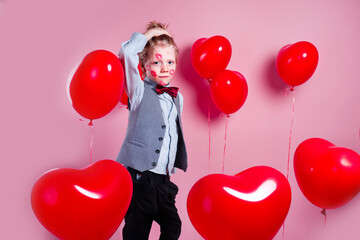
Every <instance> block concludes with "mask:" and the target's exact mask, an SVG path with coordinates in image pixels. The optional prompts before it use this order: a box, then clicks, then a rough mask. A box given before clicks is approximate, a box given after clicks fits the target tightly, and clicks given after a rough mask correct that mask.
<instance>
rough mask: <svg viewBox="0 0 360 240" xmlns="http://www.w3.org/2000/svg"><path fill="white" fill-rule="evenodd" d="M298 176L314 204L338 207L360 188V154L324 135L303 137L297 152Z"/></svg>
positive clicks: (295, 159)
mask: <svg viewBox="0 0 360 240" xmlns="http://www.w3.org/2000/svg"><path fill="white" fill-rule="evenodd" d="M294 171H295V176H296V180H297V182H298V184H299V187H300V189H301V191H302V193H303V194H304V196H305V197H306V198H307V199H308V200H309V201H310V202H311V203H313V204H314V205H316V206H318V207H321V208H324V209H328V208H337V207H340V206H342V205H344V204H345V203H347V202H348V201H350V200H351V199H352V198H353V197H354V196H355V195H356V194H357V193H358V192H359V191H360V156H359V154H357V153H356V152H354V151H353V150H351V149H347V148H342V147H337V146H335V145H334V144H332V143H331V142H329V141H326V140H324V139H321V138H310V139H307V140H305V141H303V142H302V143H301V144H300V145H299V146H298V147H297V149H296V151H295V156H294Z"/></svg>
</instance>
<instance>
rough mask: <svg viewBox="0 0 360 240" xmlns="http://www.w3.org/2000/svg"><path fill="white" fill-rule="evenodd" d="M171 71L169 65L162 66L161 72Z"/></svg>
mask: <svg viewBox="0 0 360 240" xmlns="http://www.w3.org/2000/svg"><path fill="white" fill-rule="evenodd" d="M168 71H169V67H168V66H167V65H163V66H162V68H161V72H168Z"/></svg>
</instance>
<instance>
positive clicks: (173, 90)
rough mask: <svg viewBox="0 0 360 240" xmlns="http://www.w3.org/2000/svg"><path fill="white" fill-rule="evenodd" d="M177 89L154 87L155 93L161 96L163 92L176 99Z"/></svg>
mask: <svg viewBox="0 0 360 240" xmlns="http://www.w3.org/2000/svg"><path fill="white" fill-rule="evenodd" d="M178 91H179V88H177V87H164V86H161V85H156V92H157V94H163V93H164V92H166V93H168V94H169V95H170V96H172V97H176V96H177V93H178Z"/></svg>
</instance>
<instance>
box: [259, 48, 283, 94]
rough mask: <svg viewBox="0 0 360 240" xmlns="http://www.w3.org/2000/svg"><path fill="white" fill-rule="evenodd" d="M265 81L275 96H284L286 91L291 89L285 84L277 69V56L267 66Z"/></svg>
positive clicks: (272, 57) (271, 58)
mask: <svg viewBox="0 0 360 240" xmlns="http://www.w3.org/2000/svg"><path fill="white" fill-rule="evenodd" d="M265 74H266V76H265V81H266V84H267V85H268V86H269V89H270V90H271V91H272V92H273V93H274V94H276V95H277V94H280V95H282V96H283V95H284V91H285V89H287V88H288V87H289V85H287V84H286V83H284V82H283V81H282V80H281V78H280V76H279V74H278V72H277V69H276V54H275V55H274V56H271V57H270V58H269V59H268V61H267V63H266V65H265Z"/></svg>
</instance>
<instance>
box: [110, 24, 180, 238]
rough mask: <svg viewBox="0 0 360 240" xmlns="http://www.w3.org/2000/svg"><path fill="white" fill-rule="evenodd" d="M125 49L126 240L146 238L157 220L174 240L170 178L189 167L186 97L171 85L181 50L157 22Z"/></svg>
mask: <svg viewBox="0 0 360 240" xmlns="http://www.w3.org/2000/svg"><path fill="white" fill-rule="evenodd" d="M121 46H122V47H121V50H120V53H119V57H120V59H121V60H123V63H124V68H125V75H126V81H125V83H124V85H125V91H126V93H127V95H128V96H129V104H128V105H129V111H130V112H129V122H128V128H127V132H126V136H125V140H124V143H123V145H122V147H121V149H120V152H119V155H118V157H117V161H118V162H120V163H122V164H124V165H125V166H126V167H127V169H128V171H129V172H130V175H131V177H132V179H133V186H134V192H133V197H132V200H131V204H130V207H129V209H128V212H127V213H126V216H125V226H124V229H123V239H124V240H146V239H148V236H149V233H150V229H151V225H152V222H153V221H154V220H155V221H156V222H157V223H158V224H159V225H160V230H161V234H160V240H173V239H174V240H175V239H178V238H179V236H180V232H181V220H180V218H179V215H178V213H177V208H176V207H175V196H176V194H177V192H178V188H177V186H176V185H175V184H174V183H172V182H171V181H170V175H171V174H172V173H174V170H175V167H177V168H180V169H182V170H184V171H186V168H187V153H186V148H185V143H184V138H183V134H182V127H181V112H182V105H183V98H182V95H181V94H180V93H178V89H177V88H170V87H169V83H170V81H171V79H172V78H173V75H174V73H175V70H176V63H177V56H178V48H177V46H176V44H175V42H174V40H173V38H172V37H170V35H169V33H168V32H167V31H166V27H165V26H164V25H163V24H160V23H155V22H151V23H150V24H149V25H148V28H147V31H146V32H145V33H144V34H141V33H137V32H135V33H133V35H132V36H131V39H130V40H129V41H127V42H124V43H123V44H122V45H121ZM139 62H140V65H141V69H142V74H144V75H145V78H144V81H142V80H141V76H140V74H139V71H138V64H139Z"/></svg>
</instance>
